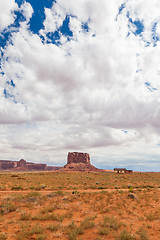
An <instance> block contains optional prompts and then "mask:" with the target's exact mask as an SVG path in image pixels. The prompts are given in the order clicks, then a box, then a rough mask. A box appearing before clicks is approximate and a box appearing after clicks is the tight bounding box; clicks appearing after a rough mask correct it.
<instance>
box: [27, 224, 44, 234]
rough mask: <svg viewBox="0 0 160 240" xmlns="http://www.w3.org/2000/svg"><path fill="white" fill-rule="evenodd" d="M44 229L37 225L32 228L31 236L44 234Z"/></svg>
mask: <svg viewBox="0 0 160 240" xmlns="http://www.w3.org/2000/svg"><path fill="white" fill-rule="evenodd" d="M43 231H44V229H43V227H42V226H40V225H35V226H33V227H32V229H31V230H30V235H33V234H41V233H43Z"/></svg>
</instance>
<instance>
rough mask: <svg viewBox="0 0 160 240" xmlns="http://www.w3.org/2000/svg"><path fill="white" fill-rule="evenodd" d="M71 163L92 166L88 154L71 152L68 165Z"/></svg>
mask: <svg viewBox="0 0 160 240" xmlns="http://www.w3.org/2000/svg"><path fill="white" fill-rule="evenodd" d="M70 163H85V164H90V156H89V154H88V153H79V152H69V153H68V158H67V164H70Z"/></svg>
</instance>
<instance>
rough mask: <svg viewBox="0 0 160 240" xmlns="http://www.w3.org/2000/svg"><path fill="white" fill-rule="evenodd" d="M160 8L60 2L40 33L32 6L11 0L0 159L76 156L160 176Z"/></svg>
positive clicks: (1, 25) (48, 11)
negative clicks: (78, 153)
mask: <svg viewBox="0 0 160 240" xmlns="http://www.w3.org/2000/svg"><path fill="white" fill-rule="evenodd" d="M159 4H160V3H159V2H158V0H154V1H153V2H152V4H151V3H150V1H149V0H148V1H145V7H144V1H142V0H141V1H132V0H129V1H125V2H123V1H105V0H102V1H100V2H99V1H98V0H94V1H92V2H91V1H88V0H87V1H86V0H85V1H84V0H78V1H76V2H74V1H64V0H57V1H56V2H53V5H52V7H51V8H49V7H45V6H44V14H45V19H44V21H43V24H42V25H43V27H42V28H41V29H40V30H39V31H38V32H37V33H35V32H34V31H33V30H32V28H31V27H30V22H31V19H32V17H33V15H34V13H35V12H34V11H35V8H33V6H31V4H30V3H28V2H24V3H23V4H22V5H21V6H19V7H18V5H17V4H16V3H15V2H14V1H13V0H12V1H11V0H10V1H9V0H8V1H5V4H4V5H3V7H4V11H3V14H4V15H1V14H0V16H1V17H0V30H1V33H2V32H3V31H4V30H5V32H7V31H8V32H9V33H10V37H9V39H8V41H6V44H5V47H3V48H1V86H0V98H1V103H2V104H1V106H0V124H1V128H0V129H1V130H0V133H1V136H2V139H3V140H2V141H1V143H0V149H1V158H12V159H15V158H16V159H17V158H19V157H20V156H21V157H23V158H25V157H26V158H28V160H32V161H33V160H34V161H37V162H38V161H41V162H46V161H47V162H48V163H52V164H53V165H54V163H57V164H58V163H59V164H64V163H65V156H66V154H67V152H68V151H72V150H73V151H76V150H77V151H86V152H90V153H91V155H93V159H94V162H95V164H96V165H97V166H99V167H100V166H106V167H109V168H113V167H114V166H115V165H116V164H117V165H123V166H131V167H135V168H136V166H133V165H134V164H133V163H134V162H135V165H137V166H140V167H139V168H140V169H141V170H142V169H145V165H146V169H150V170H157V167H153V168H152V166H153V165H152V164H151V163H152V160H153V159H157V156H158V154H159V143H160V135H159V134H160V131H159V127H160V124H159V118H160V107H159V102H160V97H159V90H160V82H159V74H160V72H159V67H160V66H159V64H160V62H159V51H160V47H159V34H160V30H159V29H160V28H159V24H160V22H159V16H158V10H157V9H158V6H159ZM0 9H1V8H0ZM0 11H1V10H0ZM16 11H18V12H19V13H21V14H22V16H23V18H22V17H21V18H18V17H17V16H18V15H16ZM148 11H149V12H150V14H149V16H148ZM5 18H6V20H5V21H4V19H5ZM17 18H18V20H17ZM1 19H2V20H1ZM16 21H18V24H17V25H15V22H16ZM4 129H5V130H4ZM6 146H7V151H6ZM22 155H23V156H22ZM142 160H145V161H146V162H145V163H143V161H142ZM141 163H142V164H141ZM156 163H157V162H156ZM157 164H158V163H157ZM158 166H159V167H160V165H158ZM137 169H138V167H137Z"/></svg>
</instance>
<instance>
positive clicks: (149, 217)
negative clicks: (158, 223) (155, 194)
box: [146, 214, 156, 222]
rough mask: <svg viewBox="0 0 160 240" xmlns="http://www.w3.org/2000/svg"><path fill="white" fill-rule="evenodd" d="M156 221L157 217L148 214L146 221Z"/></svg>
mask: <svg viewBox="0 0 160 240" xmlns="http://www.w3.org/2000/svg"><path fill="white" fill-rule="evenodd" d="M155 219H156V216H155V215H153V214H147V215H146V220H148V221H150V222H151V221H154V220H155Z"/></svg>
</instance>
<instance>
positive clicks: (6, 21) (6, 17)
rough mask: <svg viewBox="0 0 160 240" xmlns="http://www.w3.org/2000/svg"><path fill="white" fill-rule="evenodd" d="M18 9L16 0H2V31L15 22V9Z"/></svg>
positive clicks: (0, 29)
mask: <svg viewBox="0 0 160 240" xmlns="http://www.w3.org/2000/svg"><path fill="white" fill-rule="evenodd" d="M17 9H18V6H17V4H16V3H15V1H14V0H1V1H0V31H3V30H4V29H5V28H6V27H8V25H10V24H12V23H13V22H14V13H13V12H14V11H15V10H17Z"/></svg>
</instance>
